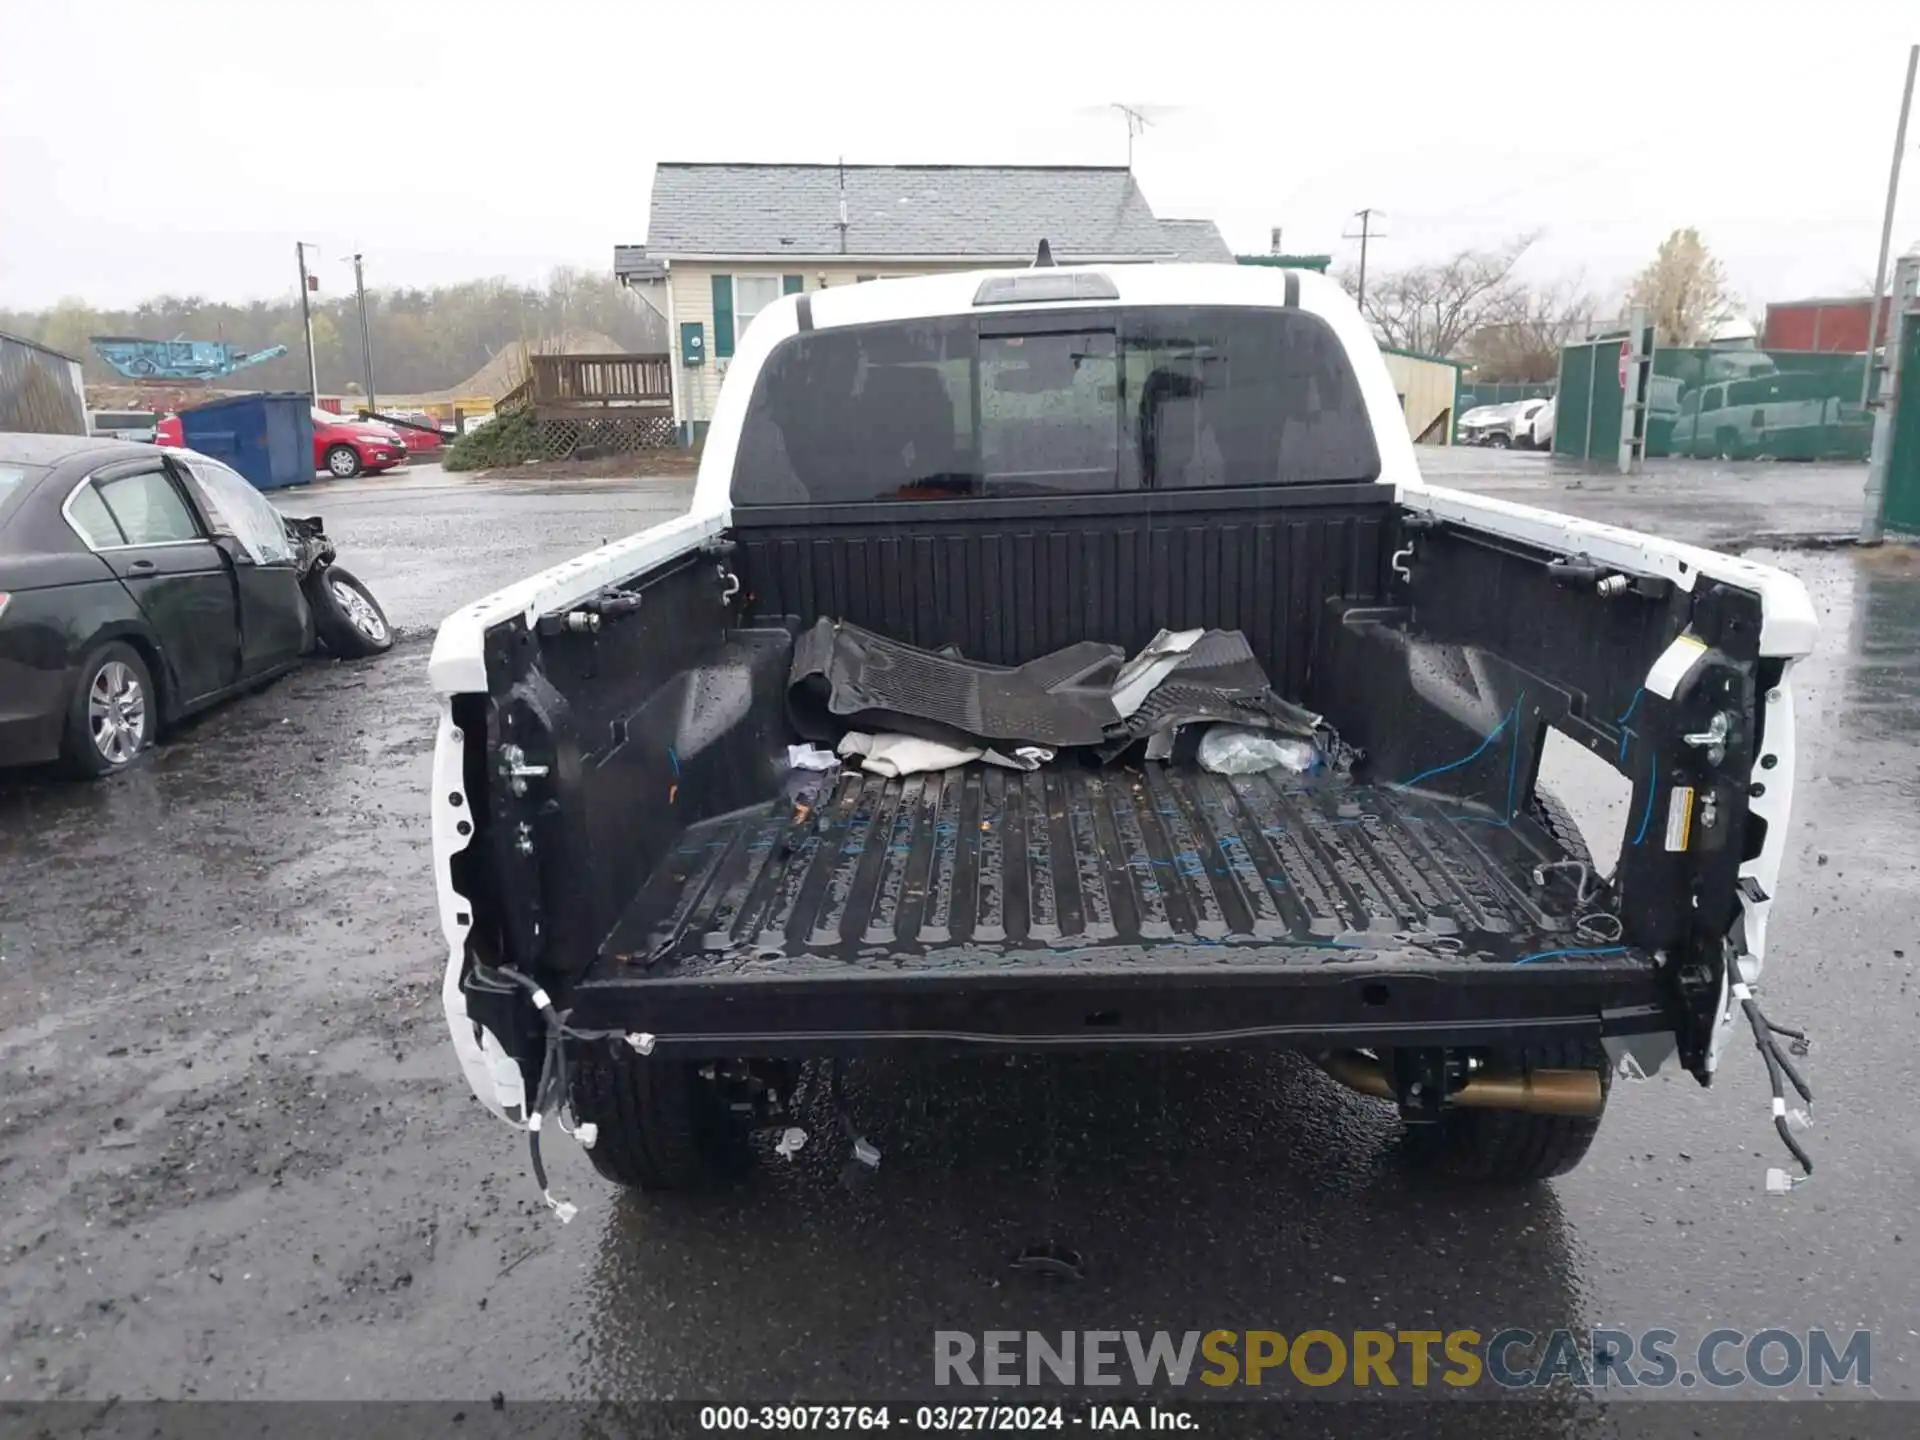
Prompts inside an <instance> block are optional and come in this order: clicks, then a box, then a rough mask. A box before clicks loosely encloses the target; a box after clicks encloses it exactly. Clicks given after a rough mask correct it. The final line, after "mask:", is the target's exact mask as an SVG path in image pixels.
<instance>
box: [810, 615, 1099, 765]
mask: <svg viewBox="0 0 1920 1440" xmlns="http://www.w3.org/2000/svg"><path fill="white" fill-rule="evenodd" d="M1123 658H1124V652H1123V651H1121V649H1120V648H1119V647H1118V646H1117V645H1102V644H1099V643H1097V642H1095V641H1090V640H1088V641H1082V642H1080V643H1079V644H1076V645H1069V646H1067V647H1066V648H1065V649H1063V650H1056V651H1054V652H1053V653H1052V654H1050V655H1044V656H1042V657H1040V658H1039V659H1038V660H1033V661H1029V662H1028V663H1027V664H1025V665H1019V666H1014V667H1011V668H1009V667H1006V666H1000V665H985V664H982V663H980V662H979V661H975V660H962V659H957V658H953V657H950V656H945V655H938V654H935V653H933V652H931V651H927V650H921V649H918V648H917V647H915V646H912V645H903V644H901V643H900V642H899V641H897V640H889V639H887V638H886V637H885V636H883V635H876V634H874V633H873V632H872V631H871V630H863V629H861V628H860V627H859V626H858V625H848V624H835V623H834V622H833V621H831V620H821V621H820V622H819V623H818V624H816V625H815V626H814V627H813V628H812V629H811V630H809V631H808V632H807V633H806V634H804V635H802V636H801V637H800V639H799V640H798V641H797V642H796V643H795V645H794V650H793V669H792V672H791V677H790V680H789V686H788V691H787V699H788V709H789V711H790V712H791V714H792V718H793V723H794V727H795V728H796V729H797V730H798V731H799V732H800V734H801V735H802V736H803V737H804V738H806V739H808V740H813V741H817V742H832V741H837V740H838V738H839V737H840V735H841V734H843V733H845V732H846V731H847V730H849V729H854V730H890V731H898V732H901V733H904V734H910V735H923V736H927V737H928V738H931V739H937V740H948V741H954V740H1001V741H1019V742H1023V743H1030V744H1035V745H1052V746H1068V745H1098V744H1100V743H1101V742H1102V741H1104V740H1105V739H1106V738H1107V733H1108V730H1109V728H1110V727H1111V726H1113V725H1114V724H1116V723H1117V722H1118V720H1119V716H1118V715H1117V714H1116V713H1115V712H1114V708H1113V700H1112V698H1111V695H1110V693H1109V692H1110V689H1111V686H1112V681H1113V675H1114V673H1115V672H1116V671H1117V670H1118V668H1119V666H1120V662H1121V660H1122V659H1123Z"/></svg>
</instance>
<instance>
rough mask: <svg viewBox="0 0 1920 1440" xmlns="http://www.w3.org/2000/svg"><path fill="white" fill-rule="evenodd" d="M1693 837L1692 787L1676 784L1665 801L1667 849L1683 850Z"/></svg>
mask: <svg viewBox="0 0 1920 1440" xmlns="http://www.w3.org/2000/svg"><path fill="white" fill-rule="evenodd" d="M1692 837H1693V787H1692V786H1691V785H1676V786H1674V787H1673V796H1672V798H1671V799H1669V800H1668V801H1667V849H1669V850H1684V849H1686V848H1687V841H1688V840H1690V839H1691V838H1692Z"/></svg>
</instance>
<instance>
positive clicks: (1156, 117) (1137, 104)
mask: <svg viewBox="0 0 1920 1440" xmlns="http://www.w3.org/2000/svg"><path fill="white" fill-rule="evenodd" d="M1186 108H1187V107H1186V106H1184V105H1152V104H1148V103H1147V102H1145V101H1139V100H1129V101H1122V100H1113V101H1109V102H1108V103H1107V104H1105V105H1086V106H1083V107H1081V110H1080V114H1082V115H1106V114H1110V113H1112V112H1114V111H1118V112H1119V114H1120V118H1121V119H1122V120H1124V121H1126V124H1127V169H1129V170H1131V169H1133V142H1134V141H1135V140H1137V139H1139V138H1140V137H1141V136H1142V135H1144V134H1146V133H1147V131H1149V130H1151V129H1152V128H1153V127H1154V126H1155V125H1157V124H1159V123H1160V122H1161V121H1162V120H1165V119H1167V118H1168V117H1169V116H1173V115H1178V114H1179V113H1180V112H1181V111H1182V110H1185V109H1186Z"/></svg>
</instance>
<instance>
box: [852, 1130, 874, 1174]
mask: <svg viewBox="0 0 1920 1440" xmlns="http://www.w3.org/2000/svg"><path fill="white" fill-rule="evenodd" d="M853 1158H854V1159H856V1160H858V1161H859V1162H860V1163H861V1164H862V1165H864V1166H866V1167H867V1168H868V1169H869V1170H878V1169H879V1168H880V1151H879V1150H878V1149H877V1148H875V1147H874V1146H873V1145H871V1144H869V1143H868V1142H867V1139H866V1137H865V1136H860V1137H857V1138H856V1139H855V1140H854V1142H853Z"/></svg>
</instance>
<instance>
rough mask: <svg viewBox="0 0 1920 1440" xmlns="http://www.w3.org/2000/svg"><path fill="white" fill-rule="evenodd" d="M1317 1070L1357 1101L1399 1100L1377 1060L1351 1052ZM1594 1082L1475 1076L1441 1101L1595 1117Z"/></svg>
mask: <svg viewBox="0 0 1920 1440" xmlns="http://www.w3.org/2000/svg"><path fill="white" fill-rule="evenodd" d="M1317 1063H1318V1064H1319V1066H1320V1068H1321V1069H1322V1070H1324V1071H1326V1072H1327V1074H1329V1075H1331V1076H1332V1077H1333V1078H1334V1079H1336V1080H1338V1081H1339V1082H1340V1083H1341V1084H1342V1085H1345V1086H1346V1087H1347V1088H1348V1089H1349V1090H1357V1091H1359V1092H1360V1093H1361V1094H1362V1095H1372V1096H1375V1097H1377V1098H1379V1099H1381V1100H1392V1101H1394V1102H1395V1103H1396V1104H1397V1103H1398V1102H1399V1099H1400V1096H1399V1094H1398V1092H1396V1091H1395V1090H1394V1088H1393V1080H1392V1077H1390V1076H1389V1075H1388V1074H1387V1072H1386V1069H1385V1067H1383V1066H1382V1065H1381V1064H1380V1062H1379V1061H1378V1060H1374V1059H1370V1058H1369V1057H1367V1056H1365V1055H1360V1054H1357V1053H1355V1052H1354V1051H1351V1050H1346V1051H1341V1052H1339V1053H1338V1054H1333V1055H1323V1056H1321V1057H1320V1058H1319V1060H1318V1062H1317ZM1606 1100H1607V1096H1606V1092H1605V1091H1604V1090H1602V1089H1601V1088H1600V1076H1599V1074H1598V1073H1597V1072H1595V1071H1592V1070H1535V1071H1532V1072H1531V1073H1529V1074H1525V1075H1519V1074H1514V1075H1489V1074H1485V1073H1482V1074H1476V1075H1475V1076H1473V1078H1472V1079H1470V1080H1468V1081H1467V1083H1466V1084H1464V1085H1462V1086H1461V1087H1460V1088H1459V1089H1458V1090H1455V1091H1454V1092H1453V1093H1452V1094H1450V1095H1448V1096H1447V1102H1448V1104H1450V1105H1459V1106H1464V1107H1466V1108H1468V1109H1470V1110H1525V1111H1527V1112H1528V1113H1530V1114H1534V1115H1582V1116H1588V1117H1592V1116H1595V1115H1598V1114H1599V1113H1600V1111H1601V1108H1602V1107H1603V1106H1604V1105H1605V1104H1606Z"/></svg>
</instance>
